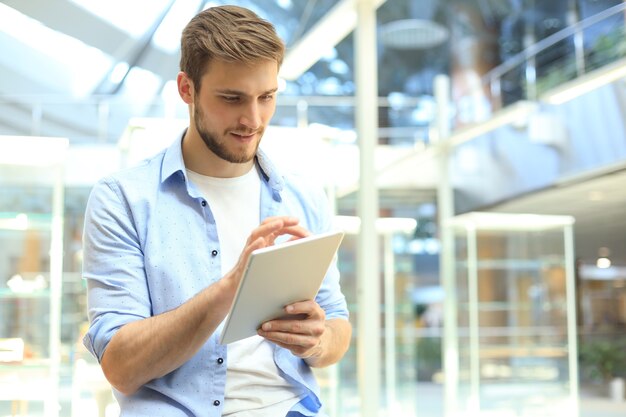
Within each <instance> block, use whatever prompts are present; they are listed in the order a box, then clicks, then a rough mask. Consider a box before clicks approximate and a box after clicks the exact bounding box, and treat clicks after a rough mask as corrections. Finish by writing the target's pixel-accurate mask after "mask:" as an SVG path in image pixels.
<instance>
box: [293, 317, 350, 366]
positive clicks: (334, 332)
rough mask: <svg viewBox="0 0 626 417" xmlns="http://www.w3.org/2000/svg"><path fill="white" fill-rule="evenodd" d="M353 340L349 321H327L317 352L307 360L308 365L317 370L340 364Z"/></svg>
mask: <svg viewBox="0 0 626 417" xmlns="http://www.w3.org/2000/svg"><path fill="white" fill-rule="evenodd" d="M351 338H352V325H351V324H350V322H349V321H348V320H344V319H330V320H327V321H326V330H325V331H324V334H323V335H322V338H321V339H320V344H319V347H318V349H317V352H315V353H313V355H311V356H310V357H308V358H306V359H305V361H306V363H308V364H309V366H312V367H315V368H323V367H326V366H329V365H332V364H334V363H337V362H339V360H341V358H343V355H345V353H346V352H347V350H348V347H349V346H350V339H351Z"/></svg>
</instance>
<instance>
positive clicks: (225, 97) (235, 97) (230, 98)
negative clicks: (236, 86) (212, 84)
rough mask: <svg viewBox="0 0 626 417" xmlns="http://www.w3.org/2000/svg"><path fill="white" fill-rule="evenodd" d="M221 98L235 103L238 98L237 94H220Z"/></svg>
mask: <svg viewBox="0 0 626 417" xmlns="http://www.w3.org/2000/svg"><path fill="white" fill-rule="evenodd" d="M222 100H224V101H225V102H227V103H236V102H238V101H239V100H240V97H239V96H222Z"/></svg>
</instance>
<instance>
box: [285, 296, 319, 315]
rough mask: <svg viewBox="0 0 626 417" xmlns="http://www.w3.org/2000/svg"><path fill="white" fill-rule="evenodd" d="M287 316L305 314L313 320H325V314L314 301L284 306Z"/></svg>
mask: <svg viewBox="0 0 626 417" xmlns="http://www.w3.org/2000/svg"><path fill="white" fill-rule="evenodd" d="M285 312H286V313H287V314H306V315H307V317H309V318H313V319H325V318H326V313H325V312H324V309H323V308H322V307H320V305H319V304H317V302H316V301H315V300H304V301H298V302H295V303H292V304H289V305H287V306H285Z"/></svg>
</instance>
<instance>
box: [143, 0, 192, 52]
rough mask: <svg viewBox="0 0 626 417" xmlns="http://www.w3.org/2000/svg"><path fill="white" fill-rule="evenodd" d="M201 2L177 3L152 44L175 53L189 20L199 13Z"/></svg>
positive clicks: (187, 1) (190, 0)
mask: <svg viewBox="0 0 626 417" xmlns="http://www.w3.org/2000/svg"><path fill="white" fill-rule="evenodd" d="M199 7H200V1H199V0H193V1H192V0H186V1H177V2H176V3H174V5H173V6H172V9H171V10H170V12H169V13H168V15H167V16H166V17H165V19H164V20H163V23H162V24H161V26H159V28H158V29H157V31H156V33H155V34H154V37H153V38H152V42H153V43H154V45H155V46H156V47H157V48H160V49H162V50H164V51H166V52H170V53H175V52H177V51H178V48H179V45H180V35H181V33H182V30H183V28H184V27H185V25H186V24H187V22H189V20H190V19H191V18H192V17H193V16H194V15H195V14H196V13H197V12H198V8H199Z"/></svg>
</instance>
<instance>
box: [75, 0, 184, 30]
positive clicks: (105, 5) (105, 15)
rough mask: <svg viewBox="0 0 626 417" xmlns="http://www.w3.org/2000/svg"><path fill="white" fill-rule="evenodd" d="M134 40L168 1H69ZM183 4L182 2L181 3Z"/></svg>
mask: <svg viewBox="0 0 626 417" xmlns="http://www.w3.org/2000/svg"><path fill="white" fill-rule="evenodd" d="M70 1H72V2H73V3H75V4H77V5H78V6H80V7H82V8H83V9H85V10H87V11H88V12H90V13H92V14H94V15H96V16H98V17H100V18H101V19H104V20H106V21H108V22H110V23H111V24H112V25H114V26H116V27H118V28H119V29H121V30H123V31H124V32H126V33H128V34H129V35H130V36H132V37H134V38H139V37H141V36H142V35H143V34H144V33H146V31H147V30H148V29H149V28H150V27H151V26H152V25H153V24H154V22H155V21H156V19H157V18H158V17H159V15H160V14H161V13H162V12H163V10H164V9H165V7H167V5H168V3H169V1H170V0H133V1H128V0H107V1H102V0H70ZM182 3H184V2H182Z"/></svg>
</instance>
